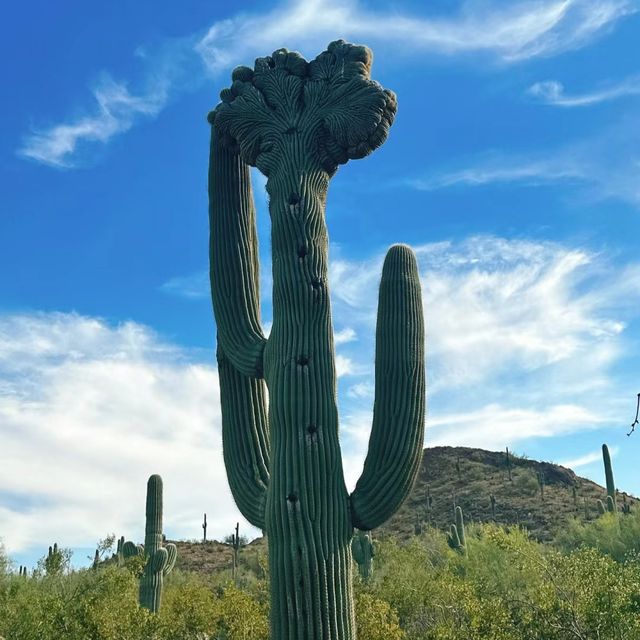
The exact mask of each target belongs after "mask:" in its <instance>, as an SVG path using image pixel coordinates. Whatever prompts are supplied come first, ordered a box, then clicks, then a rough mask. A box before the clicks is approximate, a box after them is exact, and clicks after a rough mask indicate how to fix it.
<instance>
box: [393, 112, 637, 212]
mask: <svg viewBox="0 0 640 640" xmlns="http://www.w3.org/2000/svg"><path fill="white" fill-rule="evenodd" d="M639 143H640V130H639V129H638V127H637V126H636V123H635V117H633V116H632V117H627V118H621V119H620V120H619V121H618V122H616V124H615V125H613V126H611V127H609V128H608V129H605V130H604V131H600V132H598V134H596V135H595V136H593V137H590V138H589V137H587V138H585V139H583V140H578V141H575V142H572V143H569V144H567V145H565V146H562V147H559V148H555V149H545V150H530V151H528V152H527V153H526V154H525V153H519V154H518V153H511V152H509V153H506V152H505V153H500V152H491V153H485V154H481V155H479V156H477V157H476V158H474V159H472V160H471V161H470V162H468V163H466V166H464V165H463V166H462V167H459V168H452V169H450V170H444V171H435V172H432V173H430V174H427V175H426V176H422V177H420V178H417V179H408V180H402V184H405V185H409V186H411V187H413V188H415V189H418V190H421V191H435V190H438V189H448V188H455V187H472V188H473V187H482V186H487V185H496V184H507V185H515V186H519V185H540V184H563V185H565V184H566V185H568V186H569V187H570V188H571V191H570V192H569V193H570V194H571V195H573V196H574V197H577V198H582V199H586V200H595V201H598V200H604V199H616V200H621V201H623V202H627V203H630V204H632V205H635V206H640V186H639V185H640V152H638V145H639ZM564 192H565V193H567V190H566V189H565V191H564Z"/></svg>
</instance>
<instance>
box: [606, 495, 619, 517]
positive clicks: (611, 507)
mask: <svg viewBox="0 0 640 640" xmlns="http://www.w3.org/2000/svg"><path fill="white" fill-rule="evenodd" d="M607 511H608V512H609V513H616V511H617V509H616V503H615V500H614V499H613V498H612V497H611V496H607Z"/></svg>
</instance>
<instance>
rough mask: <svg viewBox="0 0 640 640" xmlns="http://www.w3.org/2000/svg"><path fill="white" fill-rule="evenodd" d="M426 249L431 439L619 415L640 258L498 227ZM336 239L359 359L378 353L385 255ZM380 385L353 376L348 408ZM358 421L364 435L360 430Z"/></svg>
mask: <svg viewBox="0 0 640 640" xmlns="http://www.w3.org/2000/svg"><path fill="white" fill-rule="evenodd" d="M415 249H416V254H417V258H418V263H419V269H420V274H421V280H422V290H423V302H424V309H425V323H426V329H427V373H428V378H429V385H428V396H429V407H430V409H429V418H428V420H427V424H428V425H429V429H430V431H429V432H428V435H427V442H428V444H430V445H433V444H445V443H446V444H452V445H453V444H466V445H468V446H473V445H477V446H483V447H487V446H489V444H490V443H491V446H496V447H498V448H501V447H503V446H505V444H508V443H509V442H516V441H521V440H524V439H527V438H531V437H534V436H537V437H551V436H553V435H557V434H561V433H569V432H573V431H576V430H580V429H591V428H595V427H602V426H603V425H605V424H613V423H615V419H614V418H615V416H617V415H619V410H620V409H621V407H620V406H619V404H616V403H617V402H618V401H617V400H614V398H620V397H622V395H624V392H622V391H620V388H621V386H622V387H624V388H625V389H626V387H628V386H629V384H630V382H629V381H628V380H627V379H626V378H625V379H624V380H623V381H621V380H620V379H619V378H617V377H616V373H615V371H616V366H617V364H618V363H619V362H620V360H621V359H622V358H623V357H624V356H625V351H626V349H625V344H626V341H625V334H624V331H625V327H626V325H627V323H630V322H633V321H634V318H636V317H637V309H634V308H632V306H633V302H632V301H633V300H637V296H638V294H640V278H638V277H635V276H637V274H638V273H640V272H639V271H638V265H627V266H620V267H616V268H614V267H612V265H611V264H609V263H608V262H607V260H606V259H605V257H604V255H599V254H597V253H595V252H593V251H589V250H586V249H584V248H572V247H565V246H562V245H560V244H557V243H552V242H540V241H529V240H508V239H504V238H497V237H492V236H480V237H472V238H468V239H466V240H464V241H459V242H455V243H454V242H440V243H432V244H428V245H423V246H419V247H416V248H415ZM332 251H333V253H334V254H337V255H334V259H333V260H332V262H331V272H330V285H331V292H332V300H333V302H334V312H335V316H336V317H337V318H339V317H348V318H349V321H350V323H351V324H352V325H353V326H354V328H355V330H357V331H358V335H359V336H360V337H361V338H360V341H359V343H358V351H357V352H355V351H351V352H350V353H349V355H350V356H351V357H352V358H353V360H354V362H355V363H356V365H357V363H358V362H373V350H374V345H373V334H374V331H373V329H374V324H375V311H376V306H377V301H376V290H377V287H378V281H379V277H380V273H381V269H382V261H383V256H382V255H378V256H375V257H373V258H371V259H369V260H363V261H357V262H355V261H349V260H346V259H345V258H344V257H342V256H341V255H340V251H339V250H338V249H332ZM634 274H635V275H634ZM364 369H365V367H364V366H363V370H364ZM369 370H371V368H369ZM614 386H616V393H615V394H614V393H612V391H613V389H614ZM372 392H373V388H372V379H371V378H370V377H369V378H367V379H364V380H361V381H358V383H356V384H355V385H353V384H352V385H350V386H348V387H347V388H346V397H345V404H346V405H347V406H348V408H349V410H348V411H347V413H348V414H349V415H355V414H357V411H356V409H357V407H361V408H363V411H364V407H365V406H368V405H369V404H370V403H371V397H372ZM461 406H464V407H465V409H464V410H461V409H460V407H461ZM358 415H359V417H360V418H362V417H363V416H364V415H365V414H362V415H360V414H358ZM350 424H351V427H349V428H348V429H347V431H346V433H347V434H350V438H351V439H350V440H349V442H351V443H352V444H353V447H354V452H356V451H359V452H360V453H359V454H356V453H354V452H350V455H352V456H354V455H355V456H356V459H359V458H358V455H360V457H362V456H363V455H364V449H365V448H366V446H365V444H364V442H365V441H366V438H365V437H364V434H368V428H369V422H368V421H367V420H364V419H362V420H358V421H354V420H351V423H350ZM356 424H357V425H359V428H360V429H361V430H362V431H361V434H363V437H362V438H358V437H353V433H355V432H356V431H357V429H356V427H355V426H354V425H356Z"/></svg>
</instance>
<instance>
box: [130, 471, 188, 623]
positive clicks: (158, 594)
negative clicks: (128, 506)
mask: <svg viewBox="0 0 640 640" xmlns="http://www.w3.org/2000/svg"><path fill="white" fill-rule="evenodd" d="M162 542H163V536H162V478H161V477H160V476H159V475H153V476H151V477H150V478H149V480H148V482H147V505H146V522H145V535H144V547H143V546H142V545H136V544H134V543H133V542H131V541H127V542H124V543H121V544H120V545H119V547H120V549H121V554H122V558H123V559H124V560H126V559H128V558H131V557H133V556H142V557H144V558H145V559H146V562H145V566H144V572H143V574H142V576H141V577H140V592H139V600H140V606H141V607H144V608H145V609H149V611H151V612H153V613H157V612H158V611H159V609H160V604H161V602H162V586H163V578H164V576H166V575H168V574H169V573H171V570H172V569H173V566H174V565H175V563H176V558H177V555H178V554H177V549H176V545H175V544H172V543H169V544H167V545H165V546H164V547H163V546H162Z"/></svg>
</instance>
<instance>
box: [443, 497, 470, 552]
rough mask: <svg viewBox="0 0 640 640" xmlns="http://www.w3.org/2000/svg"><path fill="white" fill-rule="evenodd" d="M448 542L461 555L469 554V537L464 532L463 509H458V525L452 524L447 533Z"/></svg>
mask: <svg viewBox="0 0 640 640" xmlns="http://www.w3.org/2000/svg"><path fill="white" fill-rule="evenodd" d="M447 542H448V543H449V546H450V547H451V548H452V549H455V550H456V551H459V552H460V553H463V554H466V553H467V537H466V535H465V530H464V515H463V513H462V507H456V523H455V524H452V525H451V527H450V529H449V533H447Z"/></svg>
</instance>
